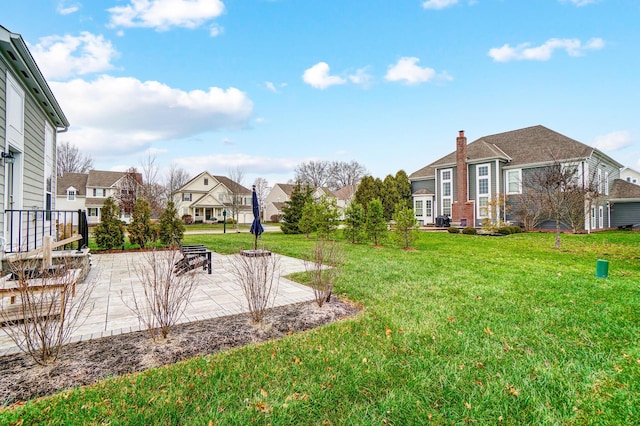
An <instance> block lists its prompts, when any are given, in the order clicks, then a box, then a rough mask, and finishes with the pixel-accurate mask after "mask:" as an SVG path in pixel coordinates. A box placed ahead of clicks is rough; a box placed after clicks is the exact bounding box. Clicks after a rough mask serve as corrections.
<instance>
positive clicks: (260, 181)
mask: <svg viewBox="0 0 640 426" xmlns="http://www.w3.org/2000/svg"><path fill="white" fill-rule="evenodd" d="M253 186H255V188H256V195H257V196H258V202H259V203H260V207H261V209H260V214H263V213H264V210H263V209H264V200H265V198H267V195H268V194H269V182H267V180H266V179H265V178H261V177H259V178H256V180H255V181H253ZM263 219H264V218H263Z"/></svg>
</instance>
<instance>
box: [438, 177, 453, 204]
mask: <svg viewBox="0 0 640 426" xmlns="http://www.w3.org/2000/svg"><path fill="white" fill-rule="evenodd" d="M445 172H449V179H446V180H445V179H444V178H443V175H444V173H445ZM446 182H448V183H449V195H444V184H445V183H446ZM440 193H441V194H442V195H441V196H440V197H441V198H440V200H441V201H442V203H441V205H440V214H441V215H449V216H451V214H452V213H453V212H452V211H451V210H452V208H453V207H452V206H453V169H442V170H440ZM445 200H449V210H450V211H449V212H448V213H445V211H444V204H445V203H444V202H445Z"/></svg>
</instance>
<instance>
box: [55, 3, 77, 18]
mask: <svg viewBox="0 0 640 426" xmlns="http://www.w3.org/2000/svg"><path fill="white" fill-rule="evenodd" d="M78 10H80V4H78V3H76V2H69V1H65V0H60V1H59V2H58V6H57V7H56V12H58V13H59V14H60V15H70V14H72V13H75V12H77V11H78Z"/></svg>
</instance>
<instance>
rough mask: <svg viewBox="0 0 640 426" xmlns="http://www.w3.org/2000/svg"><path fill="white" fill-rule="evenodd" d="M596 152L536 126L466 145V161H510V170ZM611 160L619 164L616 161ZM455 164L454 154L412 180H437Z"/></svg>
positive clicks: (435, 162)
mask: <svg viewBox="0 0 640 426" xmlns="http://www.w3.org/2000/svg"><path fill="white" fill-rule="evenodd" d="M594 151H597V150H596V149H594V148H592V147H590V146H588V145H585V144H583V143H581V142H578V141H576V140H574V139H571V138H569V137H567V136H564V135H562V134H560V133H558V132H554V131H553V130H550V129H548V128H546V127H544V126H533V127H527V128H524V129H519V130H512V131H510V132H504V133H498V134H495V135H489V136H483V137H481V138H479V139H476V140H475V141H473V142H471V143H470V144H468V145H467V158H468V161H469V162H478V161H482V160H489V159H491V160H496V159H497V160H502V161H505V162H507V163H508V165H509V166H510V167H511V166H514V167H515V166H520V167H523V166H525V167H526V166H527V165H535V164H544V163H549V162H553V161H566V160H574V159H584V158H589V157H591V155H592V154H593V153H594ZM601 155H603V156H604V154H601ZM611 161H613V162H614V163H616V164H617V162H615V161H614V160H611ZM455 162H456V153H455V151H454V152H452V153H450V154H448V155H446V156H444V157H442V158H440V159H439V160H436V161H434V162H433V163H431V164H429V165H427V166H425V167H423V168H422V169H420V170H417V171H415V172H413V173H412V174H411V175H410V176H409V178H411V179H420V178H429V177H434V176H435V171H436V169H437V168H440V167H442V166H447V165H455Z"/></svg>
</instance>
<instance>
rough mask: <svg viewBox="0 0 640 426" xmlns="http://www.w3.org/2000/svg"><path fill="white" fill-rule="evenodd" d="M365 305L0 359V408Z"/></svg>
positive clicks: (276, 311)
mask: <svg viewBox="0 0 640 426" xmlns="http://www.w3.org/2000/svg"><path fill="white" fill-rule="evenodd" d="M359 310H360V308H359V307H357V306H355V305H354V304H352V303H349V302H344V301H341V300H338V299H336V298H333V299H332V300H331V302H330V303H325V304H324V306H323V307H322V308H318V306H317V305H316V304H315V302H304V303H297V304H294V305H288V306H281V307H276V308H273V309H270V310H269V311H268V313H267V316H266V319H265V321H264V323H265V324H267V326H263V327H257V326H255V325H252V324H251V322H250V319H249V316H248V315H247V314H241V315H233V316H227V317H221V318H214V319H210V320H205V321H198V322H192V323H188V324H181V325H176V326H174V328H172V329H171V331H170V333H169V336H168V338H167V339H166V341H163V342H159V341H156V342H154V341H153V340H152V339H151V338H150V335H149V332H148V331H144V332H143V331H139V332H135V333H128V334H121V335H117V336H112V337H105V338H101V339H96V340H90V341H85V342H79V343H72V344H69V345H67V346H65V347H64V349H63V351H62V354H61V355H60V357H59V358H58V360H57V362H56V363H55V364H53V365H49V366H39V365H37V364H35V363H34V362H33V361H32V360H31V359H30V358H29V357H28V356H27V355H23V354H18V355H9V356H5V357H1V358H0V407H2V406H5V407H6V406H8V405H11V404H16V403H20V402H22V401H27V400H30V399H33V398H37V397H42V396H46V395H51V394H53V393H56V392H58V391H61V390H64V389H69V388H73V387H76V386H84V385H89V384H92V383H95V382H97V381H99V380H101V379H103V378H106V377H113V376H119V375H123V374H129V373H135V372H140V371H144V370H146V369H149V368H153V367H160V366H163V365H167V364H173V363H176V362H178V361H182V360H186V359H189V358H192V357H195V356H199V355H207V354H213V353H216V352H218V351H222V350H225V349H229V348H235V347H239V346H244V345H247V344H250V343H257V342H263V341H267V340H272V339H277V338H280V337H282V336H285V335H287V334H291V333H296V332H300V331H305V330H310V329H313V328H316V327H319V326H322V325H325V324H328V323H331V322H334V321H337V320H340V319H344V318H347V317H351V316H354V315H356V314H357V313H358V312H359Z"/></svg>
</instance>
